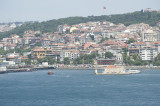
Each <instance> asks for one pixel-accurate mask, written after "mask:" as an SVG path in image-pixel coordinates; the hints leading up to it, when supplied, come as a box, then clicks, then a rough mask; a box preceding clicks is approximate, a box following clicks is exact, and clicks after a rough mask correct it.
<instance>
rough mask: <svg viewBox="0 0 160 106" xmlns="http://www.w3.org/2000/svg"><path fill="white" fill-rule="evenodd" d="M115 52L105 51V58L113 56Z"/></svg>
mask: <svg viewBox="0 0 160 106" xmlns="http://www.w3.org/2000/svg"><path fill="white" fill-rule="evenodd" d="M112 57H113V54H112V53H111V52H106V53H105V58H112Z"/></svg>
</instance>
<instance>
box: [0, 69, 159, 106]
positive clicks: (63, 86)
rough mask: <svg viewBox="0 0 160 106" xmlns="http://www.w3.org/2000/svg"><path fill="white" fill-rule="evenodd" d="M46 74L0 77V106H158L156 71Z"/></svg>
mask: <svg viewBox="0 0 160 106" xmlns="http://www.w3.org/2000/svg"><path fill="white" fill-rule="evenodd" d="M98 71H99V72H100V71H102V70H98ZM47 72H48V70H43V71H34V72H17V73H8V74H0V106H160V70H159V69H146V70H141V73H140V74H131V75H94V70H59V69H56V70H53V72H54V75H48V74H47Z"/></svg>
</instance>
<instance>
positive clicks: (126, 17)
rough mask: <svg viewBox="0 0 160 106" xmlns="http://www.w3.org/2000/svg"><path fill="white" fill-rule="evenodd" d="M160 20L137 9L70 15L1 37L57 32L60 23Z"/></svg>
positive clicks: (145, 21) (155, 13) (27, 24)
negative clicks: (111, 13) (126, 11)
mask: <svg viewBox="0 0 160 106" xmlns="http://www.w3.org/2000/svg"><path fill="white" fill-rule="evenodd" d="M159 20H160V13H157V12H156V11H153V12H143V11H136V12H133V13H126V14H117V15H103V16H88V17H68V18H61V19H57V20H55V19H54V20H50V21H45V22H41V23H40V22H35V23H26V24H24V25H22V26H20V27H17V28H15V29H13V30H11V31H8V32H3V33H0V39H2V38H4V37H9V36H10V35H11V34H17V35H20V36H21V35H22V34H23V33H24V31H26V30H35V31H36V30H40V31H41V32H42V33H44V32H55V31H56V29H57V26H58V25H61V24H68V25H74V24H79V23H86V22H89V21H110V22H113V23H115V24H118V23H123V24H125V25H126V26H128V25H130V24H136V23H146V24H149V25H151V26H155V25H156V23H157V22H158V21H159Z"/></svg>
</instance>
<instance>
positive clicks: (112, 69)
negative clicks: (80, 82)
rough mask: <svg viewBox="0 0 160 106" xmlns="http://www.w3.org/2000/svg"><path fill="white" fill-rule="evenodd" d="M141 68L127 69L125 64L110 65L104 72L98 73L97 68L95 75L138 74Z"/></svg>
mask: <svg viewBox="0 0 160 106" xmlns="http://www.w3.org/2000/svg"><path fill="white" fill-rule="evenodd" d="M138 73H140V71H139V70H126V69H125V68H124V66H115V65H108V66H107V67H106V68H105V69H104V71H103V72H102V73H98V71H97V69H95V75H126V74H138Z"/></svg>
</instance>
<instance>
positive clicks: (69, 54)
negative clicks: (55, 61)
mask: <svg viewBox="0 0 160 106" xmlns="http://www.w3.org/2000/svg"><path fill="white" fill-rule="evenodd" d="M79 56H80V53H79V51H72V50H64V51H62V52H61V53H60V61H63V60H64V58H66V57H67V58H69V59H70V60H74V59H76V58H78V57H79Z"/></svg>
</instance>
